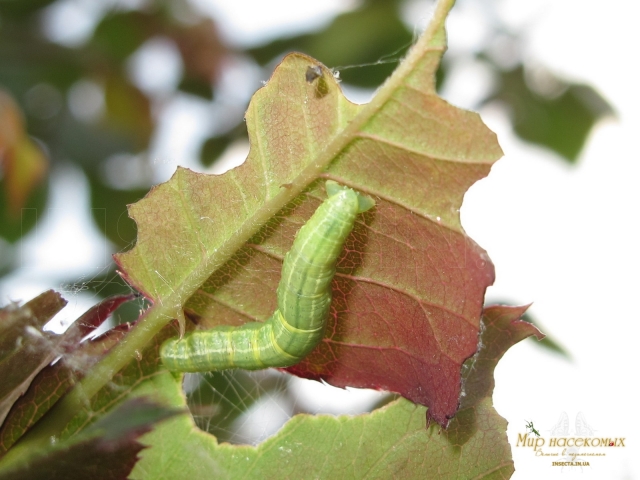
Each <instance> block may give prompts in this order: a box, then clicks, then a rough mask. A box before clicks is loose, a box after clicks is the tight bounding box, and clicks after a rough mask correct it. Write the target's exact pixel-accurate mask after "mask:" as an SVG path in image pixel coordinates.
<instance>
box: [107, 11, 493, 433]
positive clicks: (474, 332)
mask: <svg viewBox="0 0 640 480" xmlns="http://www.w3.org/2000/svg"><path fill="white" fill-rule="evenodd" d="M451 4H452V2H451V1H450V0H445V1H442V2H440V3H439V4H438V6H437V8H436V11H435V14H434V20H433V21H432V23H431V25H430V26H429V28H428V29H427V31H426V32H425V33H424V34H423V36H422V37H421V38H420V39H419V40H418V42H417V43H416V45H414V47H413V48H412V49H411V51H410V53H409V54H408V56H407V57H406V58H405V59H404V61H403V62H402V64H401V65H400V66H399V67H398V68H397V69H396V71H395V72H394V74H393V75H392V76H391V77H390V78H389V79H388V81H387V82H386V83H385V84H384V85H383V86H382V87H381V88H380V89H379V90H378V92H377V94H376V95H375V97H374V98H373V99H372V101H371V102H370V103H369V104H366V105H355V104H353V103H351V102H349V101H348V100H347V99H346V98H345V97H344V96H343V94H342V92H341V90H340V87H339V84H338V82H337V81H336V79H335V78H334V77H333V75H332V73H331V72H330V71H329V70H328V69H327V68H326V67H324V66H322V65H320V64H319V63H318V62H317V61H315V60H313V59H312V58H310V57H307V56H305V55H302V54H291V55H289V56H287V57H286V58H285V59H284V60H283V62H282V63H281V64H280V65H279V66H278V67H277V68H276V71H275V72H274V74H273V76H272V78H271V79H270V80H269V82H268V84H267V85H266V86H265V87H263V88H261V89H260V90H259V91H258V92H256V94H255V95H254V97H253V99H252V101H251V103H250V105H249V109H248V111H247V114H246V121H247V127H248V131H249V138H250V142H251V151H250V153H249V156H248V158H247V160H246V161H245V163H244V164H243V165H241V166H240V167H238V168H235V169H233V170H231V171H229V172H227V173H226V174H224V175H202V174H197V173H194V172H191V171H189V170H186V169H182V168H180V169H178V171H177V172H176V174H175V175H174V176H173V178H172V179H171V180H169V181H168V182H166V183H164V184H162V185H159V186H157V187H155V188H154V189H153V190H152V191H151V192H150V193H149V194H148V195H147V196H146V197H145V198H144V199H143V200H141V201H140V202H138V203H137V204H135V205H133V206H131V207H130V215H131V216H132V217H133V218H134V219H135V221H136V222H137V225H138V240H137V243H136V246H135V247H134V248H133V249H132V250H130V251H129V252H126V253H124V254H121V255H118V256H117V262H118V263H119V265H120V268H121V270H122V274H123V276H124V277H125V278H126V279H127V280H128V281H129V282H130V283H131V284H132V285H134V286H135V287H136V288H137V289H139V290H140V291H141V292H144V294H145V295H146V296H147V297H148V298H150V299H151V300H152V301H153V302H154V305H153V306H152V307H151V309H150V311H147V314H146V318H144V319H143V321H142V322H140V323H141V324H140V325H139V330H140V331H139V332H138V333H140V335H147V337H148V334H147V333H144V332H151V331H158V329H159V328H160V327H161V326H162V325H164V324H165V323H166V321H167V319H168V318H171V317H173V318H176V317H178V318H180V317H181V316H182V309H183V308H185V310H186V312H187V313H188V314H189V316H190V317H191V318H198V317H207V318H208V320H207V321H206V322H202V326H204V327H205V328H206V327H210V326H213V325H218V324H231V325H234V324H235V325H237V324H241V323H244V322H247V321H262V320H265V319H266V318H267V317H268V316H269V315H270V314H271V313H272V312H273V310H274V309H275V300H276V295H275V290H276V285H277V282H278V280H279V275H280V273H279V272H280V270H281V266H282V258H283V256H284V254H285V253H286V252H287V251H288V250H289V248H290V246H291V243H292V240H293V237H294V234H295V232H296V231H297V230H298V229H299V227H300V226H301V225H302V224H303V223H304V222H305V221H306V220H307V219H308V218H309V217H310V215H311V213H312V212H313V211H314V210H315V209H316V207H317V206H318V205H319V204H320V202H321V201H322V199H323V198H324V192H323V188H322V187H323V183H324V182H323V180H324V179H333V180H335V181H337V182H338V183H340V184H343V185H347V186H350V187H352V188H354V189H355V190H358V191H361V192H364V193H366V194H368V195H370V196H372V197H374V198H375V200H376V206H375V208H374V210H373V211H371V212H368V213H367V214H365V215H363V216H362V218H361V219H360V220H359V222H358V224H357V225H356V227H355V229H354V232H353V234H352V236H351V237H350V239H349V240H348V241H347V244H346V247H345V252H344V255H343V256H342V258H341V259H340V261H339V263H338V269H337V271H338V273H337V275H336V278H335V280H334V282H333V285H332V289H333V294H334V299H333V302H332V312H331V316H330V319H329V325H328V328H327V335H326V338H325V339H324V341H323V342H321V345H319V347H318V348H317V349H316V350H315V351H314V352H312V353H311V355H309V357H307V359H306V360H305V361H304V362H303V363H301V364H299V365H297V366H295V367H293V368H291V369H290V371H291V372H293V373H295V374H297V375H299V376H302V377H307V378H315V379H322V380H324V381H327V382H328V383H331V384H332V385H335V386H340V387H343V386H347V385H349V386H355V387H367V388H377V389H384V390H389V391H394V392H398V393H400V394H401V395H403V396H404V397H406V398H407V399H409V400H411V401H413V402H415V403H418V404H422V405H426V406H429V416H430V418H433V419H435V420H436V421H437V422H438V423H440V424H441V425H446V424H447V423H448V421H449V419H450V418H452V417H453V415H454V414H455V413H456V411H457V407H458V400H459V395H460V379H461V377H460V369H461V366H462V364H463V362H464V361H465V360H466V359H467V358H469V357H470V356H472V355H473V354H474V352H475V351H476V347H477V338H478V330H479V321H480V316H481V312H482V305H483V300H484V292H485V289H486V287H487V286H488V285H490V284H491V283H492V282H493V279H494V271H493V265H492V264H491V262H490V261H489V259H488V257H487V255H486V253H485V252H484V251H483V250H482V249H481V248H480V247H479V246H478V245H476V244H475V243H474V242H473V241H472V240H471V239H470V238H469V237H467V236H466V235H465V233H464V231H463V229H462V227H461V225H460V219H459V209H460V206H461V204H462V198H463V195H464V193H465V192H466V190H467V189H468V188H469V186H470V185H472V184H473V183H474V182H476V181H477V180H478V179H480V178H482V177H484V176H485V175H487V173H488V172H489V169H490V167H491V165H492V164H493V162H495V161H496V160H497V159H498V158H499V157H500V156H501V155H502V151H501V150H500V147H499V146H498V144H497V142H496V138H495V135H494V134H493V133H492V132H491V131H490V130H489V129H488V128H487V127H486V126H485V125H484V124H483V123H482V121H481V120H480V117H479V116H478V115H477V114H476V113H472V112H468V111H464V110H461V109H458V108H456V107H453V106H451V105H449V104H448V103H447V102H445V101H444V100H442V99H441V98H439V97H438V96H437V95H436V92H435V71H436V70H437V68H438V65H439V62H440V58H441V56H442V54H443V52H444V50H445V43H446V42H445V32H444V19H445V17H446V14H447V12H448V10H449V8H450V7H451ZM309 72H312V73H313V74H312V75H310V74H309ZM154 322H155V323H154ZM150 325H153V327H150ZM134 333H135V332H134ZM123 348H126V347H123Z"/></svg>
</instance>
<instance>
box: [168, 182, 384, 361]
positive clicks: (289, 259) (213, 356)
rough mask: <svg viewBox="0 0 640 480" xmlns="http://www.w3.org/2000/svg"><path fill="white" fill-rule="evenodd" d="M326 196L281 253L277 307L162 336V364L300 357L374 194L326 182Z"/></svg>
mask: <svg viewBox="0 0 640 480" xmlns="http://www.w3.org/2000/svg"><path fill="white" fill-rule="evenodd" d="M326 189H327V195H328V198H327V199H326V200H325V201H324V202H323V203H322V204H321V205H320V206H319V207H318V209H317V210H316V211H315V213H314V214H313V215H312V216H311V218H310V219H309V221H308V222H307V223H306V224H304V225H303V226H302V228H301V229H300V231H299V232H298V233H297V235H296V238H295V240H294V242H293V246H292V247H291V250H290V251H289V253H287V254H286V255H285V257H284V263H283V265H282V277H281V279H280V284H279V285H278V290H277V294H278V309H277V310H276V311H275V312H274V313H273V315H271V317H270V318H269V319H268V320H267V321H266V322H264V323H261V322H252V323H246V324H244V325H241V326H239V327H228V326H221V327H216V328H213V329H211V330H204V331H198V332H192V333H189V334H187V335H185V336H184V338H182V339H171V340H168V341H166V342H165V343H164V344H163V345H162V347H161V349H160V357H161V358H162V363H164V365H165V367H166V368H167V369H169V370H172V371H178V372H208V371H211V370H224V369H227V368H244V369H246V370H259V369H262V368H268V367H289V366H291V365H295V364H296V363H298V362H300V360H302V359H303V358H304V357H305V356H306V355H308V354H309V353H310V352H311V350H313V349H314V348H315V347H316V345H317V344H318V343H320V340H322V337H323V336H324V330H325V326H326V323H327V317H328V316H329V307H330V305H331V281H332V280H333V277H334V275H335V273H336V262H337V260H338V257H339V256H340V253H341V252H342V248H343V246H344V242H345V240H346V239H347V237H348V236H349V234H350V233H351V230H353V226H354V223H355V221H356V216H357V215H358V214H359V213H361V212H364V211H366V210H368V209H370V208H371V207H372V206H373V205H374V201H373V199H371V198H370V197H367V196H364V195H362V194H359V193H357V192H355V191H353V190H352V189H350V188H347V187H344V186H341V185H338V184H337V183H336V182H333V181H327V183H326Z"/></svg>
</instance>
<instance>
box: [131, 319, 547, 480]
mask: <svg viewBox="0 0 640 480" xmlns="http://www.w3.org/2000/svg"><path fill="white" fill-rule="evenodd" d="M525 309H526V307H489V308H488V309H487V310H486V311H485V314H484V316H483V324H484V329H483V331H482V335H481V337H480V343H481V344H482V345H483V348H482V349H480V350H479V352H478V353H477V355H476V356H474V357H473V358H472V359H470V360H469V361H468V362H467V363H466V364H465V369H464V385H465V396H464V397H463V405H462V408H461V410H460V411H459V412H458V415H457V416H456V418H455V419H454V420H453V421H452V422H451V424H450V426H449V428H448V429H447V430H442V429H441V428H440V427H439V426H438V425H430V426H428V425H427V424H426V421H425V409H424V408H423V407H420V406H416V405H414V404H412V403H410V402H408V401H406V400H404V399H400V400H396V401H394V402H392V403H390V404H388V405H386V406H384V407H382V408H381V409H379V410H376V411H375V412H373V413H371V414H368V415H358V416H346V415H345V416H339V417H333V416H329V415H317V416H313V415H297V416H295V417H294V418H293V419H291V420H290V421H289V422H288V423H287V424H286V425H285V426H284V427H283V429H282V430H281V431H280V432H279V433H278V434H277V435H276V436H274V437H272V438H270V439H268V440H267V441H265V442H264V443H262V444H260V445H259V446H257V447H250V446H232V445H229V444H226V443H222V444H219V443H217V442H216V440H215V438H214V437H212V436H210V435H207V434H204V433H203V432H201V431H199V430H198V429H197V428H196V427H195V426H194V425H193V422H192V420H191V419H190V418H189V417H187V416H182V417H179V418H176V419H174V420H171V421H169V422H166V423H165V424H163V425H162V426H160V427H159V428H158V429H156V430H155V431H154V432H152V433H150V434H149V435H147V436H145V437H144V439H143V441H144V442H145V444H148V445H152V448H150V449H147V450H144V451H143V452H142V454H141V456H142V459H141V461H140V462H139V463H138V464H137V465H136V467H135V469H134V471H133V472H132V474H131V478H133V479H142V478H178V477H181V478H209V477H215V478H276V477H277V478H301V479H302V478H346V479H349V478H363V477H367V478H406V479H411V478H439V479H444V478H480V477H482V478H508V477H509V476H510V475H511V473H512V472H513V462H512V460H511V449H510V446H509V443H508V442H507V437H506V426H507V422H506V421H505V420H504V419H503V418H501V417H500V416H499V415H498V414H497V412H496V411H495V410H494V408H493V404H492V400H491V396H492V394H493V382H494V380H493V370H494V368H495V366H496V365H497V363H498V360H499V359H500V358H501V357H502V355H503V354H504V352H505V351H506V350H507V349H508V348H509V347H511V345H513V344H515V343H517V342H519V341H520V340H522V339H524V338H526V337H528V336H530V335H536V336H537V337H538V338H541V337H542V336H543V335H542V334H541V333H540V332H539V331H538V330H537V329H536V328H535V327H534V326H533V325H531V324H530V323H527V322H524V321H520V320H518V318H519V316H520V315H521V314H522V313H523V312H524V310H525ZM162 394H163V395H165V401H167V402H168V403H171V404H176V405H183V404H184V396H183V394H182V391H181V389H180V388H179V383H175V384H174V387H173V388H171V389H164V390H163V391H162ZM176 458H183V459H184V458H191V459H197V461H188V462H176V461H175V459H176Z"/></svg>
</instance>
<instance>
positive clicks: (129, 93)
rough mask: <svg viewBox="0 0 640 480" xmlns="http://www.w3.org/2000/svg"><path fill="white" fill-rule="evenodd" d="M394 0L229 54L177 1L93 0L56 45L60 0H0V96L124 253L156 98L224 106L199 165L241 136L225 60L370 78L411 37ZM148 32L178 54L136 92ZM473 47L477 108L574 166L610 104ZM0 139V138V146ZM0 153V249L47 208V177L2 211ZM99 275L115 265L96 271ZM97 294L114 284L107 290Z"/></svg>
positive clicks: (158, 114) (369, 1)
mask: <svg viewBox="0 0 640 480" xmlns="http://www.w3.org/2000/svg"><path fill="white" fill-rule="evenodd" d="M67 3H68V2H67ZM404 4H405V2H403V1H401V0H364V1H362V2H361V3H360V4H359V6H358V7H357V8H355V9H354V10H352V11H348V12H345V13H342V14H340V15H338V16H337V17H335V18H334V19H333V21H331V22H330V23H328V24H327V25H326V26H324V27H323V28H321V29H319V30H317V31H313V32H307V33H304V34H299V35H293V36H286V35H285V34H283V36H282V37H280V38H272V39H271V40H269V41H268V42H267V43H265V44H262V45H254V46H252V47H250V48H248V49H246V50H244V51H239V50H238V49H237V48H232V47H230V46H229V45H227V44H225V42H224V41H223V40H222V39H221V37H220V35H219V34H218V30H217V28H216V23H215V20H214V19H212V18H210V17H208V16H206V15H204V14H203V13H202V12H200V11H199V10H198V9H197V8H196V7H194V6H193V5H192V4H191V3H190V2H189V1H188V0H149V1H147V2H139V5H140V7H139V8H129V7H128V8H124V7H122V6H120V7H116V5H117V2H106V1H105V2H102V3H101V2H97V3H96V5H98V6H96V7H95V8H94V10H95V12H94V13H95V15H96V18H95V19H94V20H95V25H94V27H93V29H92V30H91V31H90V32H89V34H88V36H87V37H86V38H84V39H83V40H81V41H78V42H75V43H72V44H66V45H65V44H62V43H60V42H56V41H54V39H52V38H51V34H49V33H48V32H49V31H50V28H49V25H48V24H47V19H50V17H51V15H50V14H51V12H52V9H56V8H59V7H60V6H61V5H62V2H61V0H58V1H54V0H4V1H2V2H0V92H5V93H6V94H8V95H9V96H10V97H11V98H13V100H14V101H15V102H16V104H17V105H18V108H19V109H20V110H21V112H22V114H23V116H24V124H25V126H26V127H25V128H26V134H28V135H29V137H30V138H31V139H34V141H35V142H36V144H37V145H39V146H40V147H41V149H42V151H43V152H44V153H45V158H46V159H47V160H48V162H49V163H50V168H49V169H48V172H49V173H50V172H51V171H52V170H55V169H56V168H57V167H58V166H60V165H62V164H67V163H72V164H75V165H76V166H77V167H79V168H81V169H82V170H83V171H84V173H85V175H86V177H87V178H88V181H89V185H90V190H91V194H90V199H91V205H90V208H91V209H92V210H91V211H92V212H94V221H95V223H96V225H97V227H98V229H99V230H100V231H102V233H103V234H104V235H105V236H106V238H108V240H109V241H110V242H112V244H113V245H115V247H116V249H118V250H123V249H127V248H129V247H130V246H131V245H132V244H133V242H135V236H136V228H135V224H134V223H133V221H131V220H130V219H129V218H128V216H127V214H126V205H127V204H130V203H133V202H135V201H137V200H138V199H140V198H141V197H142V196H144V194H145V193H146V191H148V189H149V187H150V186H151V184H152V183H153V172H154V168H155V167H156V165H154V162H153V161H152V160H151V159H150V155H149V148H150V145H151V143H152V141H153V139H154V136H155V135H158V130H159V128H158V127H159V122H160V120H161V118H162V113H163V110H162V108H163V105H165V104H166V103H167V102H168V100H170V99H171V98H172V97H174V96H177V95H181V94H189V95H193V96H196V97H197V98H199V99H201V100H202V101H206V102H209V105H210V106H212V107H213V106H216V105H218V106H220V105H221V106H223V107H224V108H227V110H228V111H229V112H231V113H229V114H228V115H225V116H224V125H214V126H211V132H210V134H209V135H208V138H205V139H204V140H203V143H202V145H201V148H200V161H201V165H202V166H203V167H209V166H211V165H212V164H214V163H215V162H216V161H217V160H218V159H219V158H220V156H221V155H222V154H223V153H224V152H225V150H226V149H227V147H228V146H229V145H231V144H232V143H233V142H234V141H235V140H236V139H238V138H242V137H246V129H245V127H244V123H243V118H242V115H240V114H239V112H242V111H244V109H245V108H246V102H247V101H248V99H243V100H238V99H226V98H219V95H217V94H216V91H217V90H220V83H221V78H222V76H223V74H224V71H225V68H227V66H228V65H229V64H230V63H232V62H229V61H227V60H228V59H230V58H238V57H240V58H243V59H244V60H245V61H249V62H253V63H254V64H255V65H258V66H261V67H264V69H265V74H264V78H267V77H268V74H269V73H268V72H270V71H271V70H272V68H273V66H274V64H275V63H276V62H278V61H279V60H280V59H281V58H282V57H283V56H284V55H285V54H286V53H288V52H290V51H294V50H297V51H302V52H304V53H307V54H309V55H312V56H314V57H315V58H317V59H318V60H320V61H322V62H323V63H325V64H326V65H328V66H330V67H338V66H342V67H343V69H341V71H340V76H341V78H342V81H343V82H344V83H345V84H348V85H353V86H356V87H360V88H375V87H377V86H378V85H380V84H381V83H382V82H383V81H384V80H385V78H386V77H387V76H388V75H389V74H390V73H391V72H392V71H393V69H394V68H395V66H396V63H397V61H398V60H399V59H400V58H401V57H402V55H403V53H404V52H405V51H406V49H407V48H408V47H409V46H410V44H411V41H412V38H413V32H412V30H413V28H412V27H410V26H407V25H406V23H405V22H404V21H403V20H402V14H401V12H402V8H403V6H404ZM110 5H111V7H109V6H110ZM96 12H97V13H96ZM249 14H250V13H249ZM494 27H495V31H494V32H493V36H494V37H497V36H499V35H501V34H502V33H503V28H504V27H503V26H502V25H495V26H494ZM158 38H160V39H163V40H167V41H169V42H170V43H171V44H172V45H173V46H174V47H175V49H176V51H177V52H178V53H179V56H180V60H181V62H182V69H181V73H180V78H179V79H178V81H177V83H176V85H175V88H174V90H173V91H171V92H168V93H167V92H164V93H162V94H158V93H154V92H149V91H145V89H144V88H142V87H141V86H140V85H138V84H137V83H136V81H135V80H134V79H133V77H132V75H131V73H130V61H131V59H132V58H133V56H135V55H136V53H137V52H139V50H140V48H141V47H143V46H144V45H145V42H147V41H149V40H152V39H158ZM489 43H490V42H489ZM483 48H485V49H488V46H487V47H482V46H480V47H479V49H478V50H477V51H475V52H468V53H467V54H466V55H467V57H473V58H476V59H480V60H482V61H483V62H484V64H485V65H487V66H488V68H490V69H491V71H492V75H493V78H494V80H495V82H494V83H495V85H496V87H495V89H494V90H493V91H492V92H490V93H489V94H488V95H487V96H486V98H485V99H484V100H483V101H481V102H479V103H478V104H477V105H476V106H475V107H476V108H479V107H481V106H482V104H483V103H485V102H489V101H496V100H498V101H501V102H503V103H504V104H506V105H507V106H508V107H509V110H510V111H511V113H512V115H513V125H514V130H515V132H516V133H517V134H518V135H519V136H520V137H522V138H523V139H525V140H527V141H530V142H533V143H537V144H539V145H542V146H544V147H547V148H549V149H551V150H553V151H555V152H556V153H557V154H559V155H560V156H561V157H562V158H564V159H566V160H567V161H570V162H574V161H575V160H576V159H577V158H578V157H579V153H580V151H581V149H582V147H583V144H584V142H585V139H586V138H587V135H588V134H589V132H590V130H591V128H592V127H593V125H594V124H595V123H596V122H597V121H598V119H599V118H601V117H602V116H604V115H607V114H610V113H611V108H610V107H609V105H608V104H607V102H606V101H605V100H604V99H602V98H601V97H600V96H599V95H598V93H597V92H595V91H594V90H593V89H591V88H590V87H588V86H585V85H576V84H571V83H568V82H564V81H562V80H560V79H558V78H556V77H554V76H553V75H552V74H551V73H549V72H547V73H546V75H547V80H548V81H547V84H549V83H551V84H552V85H554V86H555V88H554V89H552V90H553V91H550V92H544V91H540V88H538V87H537V86H536V84H535V82H532V81H530V80H531V78H530V77H531V75H529V74H528V73H529V70H528V67H527V65H524V64H523V63H522V60H519V61H518V62H516V64H515V66H512V67H511V68H509V69H505V68H502V67H501V66H499V64H498V62H494V61H492V60H491V58H492V57H491V55H488V54H487V52H486V51H485V50H483ZM456 55H458V56H456ZM460 58H461V57H460V54H455V55H451V56H447V57H446V62H445V63H444V64H443V66H442V67H441V70H440V71H439V72H438V85H441V84H442V83H443V82H446V80H447V76H448V74H449V72H450V70H451V68H452V67H453V66H455V64H456V62H457V61H458V60H459V59H460ZM345 66H346V67H349V68H344V67H345ZM351 67H357V68H351ZM258 87H259V84H256V88H258ZM238 98H243V97H242V96H241V95H239V96H238ZM233 101H235V102H245V104H243V105H236V107H235V108H233V109H229V108H228V104H229V103H230V102H233ZM92 102H93V103H92ZM96 102H97V103H96ZM94 103H95V105H93V104H94ZM92 105H93V107H95V108H93V110H91V108H90V107H91V106H92ZM83 109H84V110H83ZM234 112H235V113H234ZM3 116H6V111H5V110H3V109H1V108H0V128H3V127H2V125H3ZM1 139H2V136H1V135H0V147H1V146H2V145H1V143H2V140H1ZM0 155H3V157H0V160H2V166H3V175H2V177H1V181H2V182H3V183H2V186H3V194H2V198H0V237H2V238H4V239H5V241H6V242H7V243H6V244H7V245H8V247H6V248H5V251H7V248H8V249H9V255H8V256H9V257H11V254H12V253H13V254H15V251H13V252H12V251H11V249H12V248H14V247H13V245H15V243H16V242H18V241H19V240H20V239H21V238H22V236H24V235H25V234H26V233H28V232H29V231H30V230H31V229H32V228H34V226H35V225H36V220H37V219H38V218H40V217H41V215H35V214H34V215H30V214H29V212H31V210H34V211H36V212H44V211H45V209H46V208H47V184H48V178H46V176H45V178H43V179H42V180H41V181H40V183H39V184H38V185H31V186H29V187H24V190H25V191H24V192H23V193H24V197H25V198H26V200H25V201H24V202H23V204H22V205H20V207H21V208H24V209H31V210H22V212H23V215H22V217H21V218H19V219H18V220H16V218H15V215H14V217H11V212H10V211H9V207H8V202H9V200H8V198H6V197H7V193H6V192H7V188H6V187H7V185H6V182H10V181H13V180H12V179H11V178H10V177H9V176H8V174H7V168H8V165H9V164H10V162H9V161H8V160H7V158H4V156H5V154H4V153H3V150H2V148H0ZM116 155H119V156H120V158H124V159H125V161H129V160H126V159H130V162H132V163H133V162H135V161H140V159H142V160H141V161H142V162H143V163H145V165H146V168H137V169H134V170H133V172H134V173H130V172H128V171H127V172H126V176H127V180H128V181H127V182H126V185H124V184H123V185H116V184H114V182H113V181H112V180H109V178H108V175H106V174H105V172H106V171H107V170H108V168H109V161H110V159H113V158H114V156H116ZM136 159H137V160H136ZM175 160H176V162H175V163H176V164H179V163H181V162H180V159H175ZM27 188H28V189H27ZM25 212H26V213H25ZM14 266H15V262H12V261H10V260H8V259H7V258H5V259H4V260H3V261H2V262H0V275H3V274H7V273H8V272H10V271H12V269H13V268H14ZM110 275H113V271H112V272H108V273H107V274H106V276H107V277H109V276H110ZM105 278H106V277H105ZM119 288H120V287H119ZM121 288H122V289H126V288H127V287H126V286H125V285H121ZM100 290H101V289H97V291H100ZM108 290H109V293H116V292H113V291H112V290H113V289H112V288H109V289H108Z"/></svg>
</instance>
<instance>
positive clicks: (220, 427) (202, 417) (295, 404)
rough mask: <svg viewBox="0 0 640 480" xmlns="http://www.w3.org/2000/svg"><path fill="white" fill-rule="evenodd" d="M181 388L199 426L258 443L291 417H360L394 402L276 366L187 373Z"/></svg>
mask: <svg viewBox="0 0 640 480" xmlns="http://www.w3.org/2000/svg"><path fill="white" fill-rule="evenodd" d="M183 387H184V390H185V393H186V394H187V404H188V406H189V410H190V411H191V414H192V415H193V418H194V420H195V423H196V425H197V426H198V428H200V429H201V430H204V431H206V432H209V433H211V434H212V435H214V436H215V437H216V438H217V439H218V441H219V442H228V443H233V444H241V445H257V444H258V443H260V442H262V441H264V440H266V439H267V438H269V437H270V436H272V435H274V434H275V433H277V432H278V430H280V428H281V427H282V426H283V425H284V424H285V423H286V422H287V420H289V419H290V418H291V417H292V416H293V415H296V414H299V413H308V414H322V413H325V414H332V415H340V414H346V415H357V414H361V413H366V412H371V411H373V410H375V409H376V408H379V407H380V406H382V405H384V404H386V403H388V402H389V401H391V400H392V399H393V398H394V396H393V395H391V394H389V393H386V392H377V391H374V390H367V389H357V388H347V389H344V390H343V389H340V388H335V387H332V386H330V385H327V384H324V383H321V382H317V381H314V380H305V379H301V378H298V377H295V376H293V375H290V374H288V373H284V372H280V371H278V370H275V369H267V370H259V371H252V372H249V371H245V370H239V369H236V370H224V371H219V372H211V373H205V374H186V375H185V378H184V383H183Z"/></svg>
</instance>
